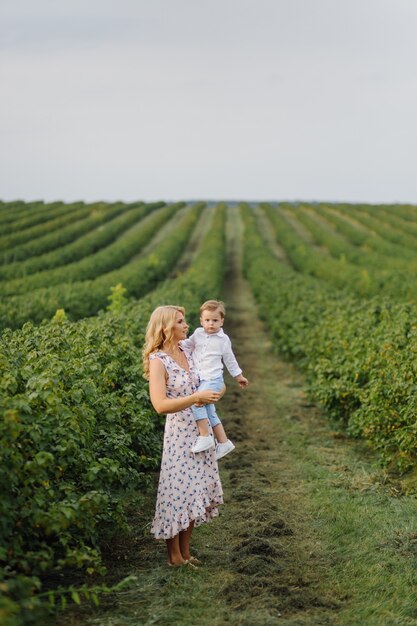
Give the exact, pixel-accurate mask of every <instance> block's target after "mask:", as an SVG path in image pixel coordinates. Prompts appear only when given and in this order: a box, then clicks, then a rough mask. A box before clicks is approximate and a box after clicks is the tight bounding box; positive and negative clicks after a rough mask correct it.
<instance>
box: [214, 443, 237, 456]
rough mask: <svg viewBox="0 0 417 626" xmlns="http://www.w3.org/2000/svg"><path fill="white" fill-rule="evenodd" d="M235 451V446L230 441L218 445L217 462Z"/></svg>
mask: <svg viewBox="0 0 417 626" xmlns="http://www.w3.org/2000/svg"><path fill="white" fill-rule="evenodd" d="M234 449H235V445H234V444H233V443H232V442H231V441H230V439H228V440H227V441H225V442H224V443H218V444H217V446H216V460H217V461H218V460H219V459H221V458H222V456H226V454H229V452H231V451H232V450H234Z"/></svg>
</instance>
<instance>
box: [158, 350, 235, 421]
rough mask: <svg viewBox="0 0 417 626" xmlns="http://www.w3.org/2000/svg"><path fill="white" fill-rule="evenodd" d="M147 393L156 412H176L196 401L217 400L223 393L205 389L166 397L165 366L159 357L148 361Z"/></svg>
mask: <svg viewBox="0 0 417 626" xmlns="http://www.w3.org/2000/svg"><path fill="white" fill-rule="evenodd" d="M149 395H150V398H151V402H152V404H153V407H154V409H155V411H157V413H176V412H177V411H182V410H183V409H188V408H189V407H190V406H192V405H193V404H195V403H196V402H200V401H201V402H204V403H208V402H217V401H218V400H219V399H220V397H221V395H223V394H220V393H217V392H216V391H212V390H210V389H206V390H204V391H196V392H195V393H193V394H191V395H189V396H184V397H183V398H168V397H167V389H166V377H165V367H164V365H163V363H162V361H160V360H159V359H152V360H151V361H150V363H149Z"/></svg>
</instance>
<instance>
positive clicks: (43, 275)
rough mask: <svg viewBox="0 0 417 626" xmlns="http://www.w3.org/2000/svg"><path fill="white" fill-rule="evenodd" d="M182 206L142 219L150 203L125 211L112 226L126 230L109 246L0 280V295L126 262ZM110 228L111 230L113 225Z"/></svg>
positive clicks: (97, 273)
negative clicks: (30, 272)
mask: <svg viewBox="0 0 417 626" xmlns="http://www.w3.org/2000/svg"><path fill="white" fill-rule="evenodd" d="M182 206H184V205H183V203H178V204H172V205H169V206H167V207H164V208H161V209H160V210H159V211H156V212H154V213H153V214H152V215H151V216H148V218H147V219H146V220H141V218H143V217H144V216H146V215H147V214H148V213H150V212H151V211H152V210H153V206H152V205H145V206H140V207H139V208H137V209H134V210H133V211H129V212H128V215H127V216H126V215H125V216H122V217H124V218H125V219H122V220H121V219H119V220H118V223H117V224H116V226H119V227H120V225H122V226H123V227H124V229H126V227H127V225H128V224H129V225H130V226H131V229H129V230H127V232H124V233H122V236H121V237H119V238H118V239H116V241H114V242H113V243H111V244H110V245H109V246H106V247H104V248H102V249H101V250H99V251H98V252H96V253H95V254H90V255H88V256H86V257H84V258H82V259H81V260H79V261H74V262H73V263H68V264H66V265H64V266H62V267H54V268H52V269H50V270H45V271H43V272H37V273H35V274H31V275H30V276H27V277H24V278H17V279H14V280H10V281H7V282H2V283H0V294H2V295H12V294H19V293H28V292H29V291H33V290H35V289H40V288H42V287H52V285H62V284H64V283H73V282H76V281H83V280H88V279H92V278H96V277H97V276H100V275H101V274H105V273H106V272H110V271H112V270H113V269H116V268H118V267H121V266H122V265H124V264H125V263H128V262H129V261H130V260H131V258H132V257H133V256H134V255H136V254H138V253H139V252H140V251H141V249H142V248H143V247H144V246H145V244H146V243H148V241H149V240H150V239H151V238H152V237H153V236H154V235H155V233H156V232H157V231H158V229H159V228H161V226H163V224H164V223H165V222H166V221H167V220H168V219H170V218H171V217H172V215H174V213H175V212H176V211H177V209H179V208H181V207H182ZM113 227H114V224H113ZM111 231H112V232H114V228H112V229H111ZM98 233H100V231H98ZM107 236H108V232H107ZM90 240H91V237H90Z"/></svg>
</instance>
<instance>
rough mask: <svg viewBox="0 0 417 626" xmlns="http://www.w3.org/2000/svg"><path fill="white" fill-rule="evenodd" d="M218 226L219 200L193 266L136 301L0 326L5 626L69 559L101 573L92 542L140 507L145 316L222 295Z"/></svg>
mask: <svg viewBox="0 0 417 626" xmlns="http://www.w3.org/2000/svg"><path fill="white" fill-rule="evenodd" d="M194 213H196V211H195V210H194ZM224 226H225V208H224V206H219V207H218V209H217V210H216V215H215V218H214V220H213V221H212V226H211V228H210V230H209V232H208V233H207V234H206V235H205V237H204V239H203V241H202V244H201V246H200V249H199V251H198V253H197V256H196V258H195V259H194V262H193V265H192V267H191V268H190V269H189V270H188V271H185V272H184V273H183V274H182V275H181V276H179V277H177V278H176V279H173V280H167V281H166V282H164V283H163V284H162V285H160V286H159V288H158V289H157V290H156V291H155V292H153V293H152V294H150V295H149V296H147V297H146V298H143V299H142V300H140V301H138V302H136V303H130V304H127V305H125V306H124V307H122V308H121V309H120V310H119V311H116V312H111V313H110V312H108V313H101V314H100V315H99V316H97V317H94V318H90V319H86V320H82V321H80V322H77V323H70V322H68V321H66V320H65V318H63V316H62V315H56V316H55V319H54V321H52V322H48V323H44V324H43V325H41V326H38V327H34V326H33V325H32V324H25V326H24V327H23V329H21V330H19V331H14V332H12V331H6V332H5V333H3V336H2V338H1V345H2V350H1V357H0V358H1V363H2V367H3V371H4V376H3V378H2V383H1V384H2V395H1V408H2V411H3V414H4V420H3V422H2V423H1V436H0V451H1V455H2V458H1V463H0V493H1V496H0V507H1V514H0V536H1V542H0V546H1V557H2V560H5V561H6V562H7V566H6V567H5V568H4V569H3V570H2V572H1V580H0V585H1V588H2V590H3V599H2V600H0V613H1V612H2V615H3V616H6V617H5V621H4V623H5V624H6V623H7V625H8V626H11V625H12V624H13V626H14V625H17V624H18V625H19V626H21V625H23V624H25V625H26V624H31V623H39V619H40V614H41V610H42V606H47V608H48V606H49V605H48V602H49V601H52V599H53V597H54V595H53V594H51V593H50V594H49V595H48V590H49V591H51V582H49V583H48V581H50V580H51V579H53V580H54V581H55V582H54V583H53V589H56V587H57V585H58V591H59V590H61V592H62V593H64V592H65V588H67V587H68V582H67V580H68V578H69V579H71V576H72V577H73V573H72V572H73V569H74V568H77V569H78V570H80V571H81V572H84V573H86V574H91V575H93V574H95V573H97V572H98V573H100V572H102V571H103V567H102V562H101V558H100V543H101V542H102V540H103V538H105V537H107V538H108V537H109V536H110V535H114V534H116V533H117V532H119V530H120V529H122V528H124V527H125V525H126V512H127V511H128V509H129V508H130V507H132V505H135V506H139V504H140V502H138V499H139V500H140V498H138V496H140V494H141V493H143V490H144V489H145V488H146V487H147V484H148V475H149V472H151V471H152V470H154V469H155V468H156V467H157V465H158V463H159V459H160V450H161V441H162V435H161V432H160V431H161V418H160V417H158V416H157V415H155V413H154V411H153V410H152V408H151V405H150V402H149V397H148V391H147V384H146V381H144V379H143V378H142V370H141V348H142V345H143V338H144V330H145V327H146V323H147V321H148V319H149V315H150V313H151V311H152V310H153V309H154V308H155V307H156V306H158V305H160V304H167V303H173V304H182V305H185V306H186V308H187V312H188V313H189V312H194V320H197V319H198V310H199V305H200V303H201V301H203V300H204V299H207V298H209V297H218V296H219V294H220V290H221V285H222V280H223V270H224V232H225V228H224ZM184 245H185V244H183V247H184ZM187 317H189V316H187ZM56 581H58V583H57V582H56ZM59 581H61V582H59ZM48 585H49V587H48ZM14 614H15V615H16V616H15V617H13V615H14ZM7 616H8V617H7ZM6 619H8V621H7V622H6Z"/></svg>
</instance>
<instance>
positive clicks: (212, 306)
mask: <svg viewBox="0 0 417 626" xmlns="http://www.w3.org/2000/svg"><path fill="white" fill-rule="evenodd" d="M216 309H219V311H220V315H221V317H222V318H224V316H225V315H226V307H225V306H224V302H222V301H221V300H207V301H206V302H204V303H203V304H202V305H201V307H200V315H202V314H203V311H216Z"/></svg>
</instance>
